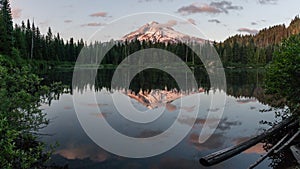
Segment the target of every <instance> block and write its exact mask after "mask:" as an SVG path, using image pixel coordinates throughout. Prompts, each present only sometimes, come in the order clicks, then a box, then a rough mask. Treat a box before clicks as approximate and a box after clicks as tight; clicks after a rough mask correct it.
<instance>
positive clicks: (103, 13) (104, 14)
mask: <svg viewBox="0 0 300 169" xmlns="http://www.w3.org/2000/svg"><path fill="white" fill-rule="evenodd" d="M90 16H91V17H106V16H107V13H106V12H97V13H93V14H90Z"/></svg>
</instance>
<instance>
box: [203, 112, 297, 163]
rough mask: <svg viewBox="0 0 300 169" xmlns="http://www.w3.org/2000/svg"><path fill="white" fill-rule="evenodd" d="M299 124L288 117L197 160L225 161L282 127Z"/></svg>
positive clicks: (208, 161)
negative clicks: (236, 143) (263, 130)
mask: <svg viewBox="0 0 300 169" xmlns="http://www.w3.org/2000/svg"><path fill="white" fill-rule="evenodd" d="M298 124H299V120H298V119H297V120H295V119H294V118H292V117H290V118H287V119H285V120H283V121H282V122H280V123H279V124H276V125H274V126H273V127H272V128H270V129H268V130H267V131H265V132H263V133H262V134H260V135H258V136H256V137H253V138H251V139H250V140H248V141H245V142H242V143H240V144H238V145H235V146H232V147H229V148H226V149H223V150H220V151H217V152H215V153H212V154H209V155H207V156H205V157H202V158H201V159H200V160H199V162H200V163H201V164H202V165H204V166H212V165H215V164H218V163H220V162H222V161H225V160H227V159H229V158H231V157H233V156H235V155H237V154H240V153H241V152H243V151H245V150H247V149H248V148H250V147H252V146H254V145H256V144H257V143H260V142H261V141H262V140H263V139H265V138H266V137H268V136H270V135H273V134H275V133H277V132H278V131H280V130H282V129H283V128H291V127H294V126H296V125H298Z"/></svg>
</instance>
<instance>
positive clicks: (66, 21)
mask: <svg viewBox="0 0 300 169" xmlns="http://www.w3.org/2000/svg"><path fill="white" fill-rule="evenodd" d="M71 22H73V21H72V20H64V23H71Z"/></svg>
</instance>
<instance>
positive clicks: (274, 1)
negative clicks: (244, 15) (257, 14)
mask: <svg viewBox="0 0 300 169" xmlns="http://www.w3.org/2000/svg"><path fill="white" fill-rule="evenodd" d="M277 1H278V0H258V2H259V3H260V4H263V5H266V4H272V5H275V4H277Z"/></svg>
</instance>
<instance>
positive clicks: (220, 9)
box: [177, 1, 243, 15]
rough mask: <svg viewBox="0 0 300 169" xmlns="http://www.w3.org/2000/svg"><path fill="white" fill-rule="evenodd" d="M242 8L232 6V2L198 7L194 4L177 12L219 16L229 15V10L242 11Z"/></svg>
mask: <svg viewBox="0 0 300 169" xmlns="http://www.w3.org/2000/svg"><path fill="white" fill-rule="evenodd" d="M242 9H243V7H242V6H235V5H232V2H230V1H220V2H211V3H210V4H202V5H198V4H196V3H193V4H191V5H189V6H183V7H181V8H179V9H178V10H177V12H179V13H181V14H183V15H187V14H193V13H209V14H219V13H226V14H227V13H229V10H242Z"/></svg>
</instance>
